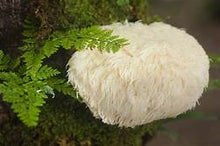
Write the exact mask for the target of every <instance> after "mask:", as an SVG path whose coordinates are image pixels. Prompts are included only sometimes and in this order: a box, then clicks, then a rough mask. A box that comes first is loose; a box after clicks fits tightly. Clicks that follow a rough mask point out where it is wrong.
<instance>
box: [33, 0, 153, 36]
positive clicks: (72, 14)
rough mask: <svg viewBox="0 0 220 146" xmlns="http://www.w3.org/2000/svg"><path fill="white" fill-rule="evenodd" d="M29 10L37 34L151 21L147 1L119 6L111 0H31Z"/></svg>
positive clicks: (133, 0) (134, 1) (138, 0)
mask: <svg viewBox="0 0 220 146" xmlns="http://www.w3.org/2000/svg"><path fill="white" fill-rule="evenodd" d="M30 5H31V7H30V12H31V14H32V17H35V18H37V20H38V22H39V26H40V31H39V32H40V36H41V37H45V36H47V35H48V34H49V33H50V32H51V31H52V30H57V29H63V28H69V27H73V28H83V27H88V26H92V25H104V24H110V23H112V22H123V21H125V20H129V21H137V20H143V21H144V22H150V17H149V15H148V3H147V1H146V0H131V1H128V2H127V3H125V4H123V5H121V4H119V3H118V1H116V0H115V1H112V0H74V1H73V0H34V1H32V2H31V4H30Z"/></svg>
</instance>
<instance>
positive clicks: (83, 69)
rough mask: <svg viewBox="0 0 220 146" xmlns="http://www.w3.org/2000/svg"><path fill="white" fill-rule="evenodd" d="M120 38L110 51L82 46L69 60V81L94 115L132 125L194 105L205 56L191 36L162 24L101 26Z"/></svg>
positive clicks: (204, 75) (204, 76) (205, 76)
mask: <svg viewBox="0 0 220 146" xmlns="http://www.w3.org/2000/svg"><path fill="white" fill-rule="evenodd" d="M102 29H107V30H112V31H113V34H114V35H118V36H120V37H123V38H126V39H127V40H128V42H129V44H128V45H126V46H123V47H122V48H120V50H119V51H118V52H116V53H113V52H105V51H102V52H101V51H98V50H97V49H96V48H85V49H83V50H82V51H77V52H75V53H74V54H73V56H72V58H71V59H70V60H69V63H68V65H69V70H68V76H69V81H70V82H71V83H72V84H73V85H74V87H75V88H76V89H77V90H78V92H79V94H80V96H81V97H82V99H83V101H84V102H85V103H86V104H87V106H88V107H89V108H90V110H91V111H92V113H93V114H94V116H95V117H97V118H101V119H102V121H103V122H104V123H108V124H117V125H119V126H124V127H134V126H137V125H142V124H146V123H150V122H152V121H155V120H159V119H165V118H170V117H176V116H177V115H179V114H181V113H183V112H186V111H187V110H190V109H192V108H194V107H195V105H196V103H197V102H198V99H199V98H200V97H201V95H202V93H203V90H204V88H205V87H207V85H208V81H209V72H208V70H209V59H208V56H207V55H206V53H205V51H204V50H203V48H202V47H201V45H200V44H199V43H198V42H197V40H196V39H195V38H193V37H192V36H191V35H189V34H188V33H186V32H185V31H184V30H181V29H178V28H175V27H173V26H170V25H168V24H165V23H161V22H159V23H152V24H150V25H146V24H142V23H141V22H136V23H125V24H121V23H115V24H111V25H107V26H102Z"/></svg>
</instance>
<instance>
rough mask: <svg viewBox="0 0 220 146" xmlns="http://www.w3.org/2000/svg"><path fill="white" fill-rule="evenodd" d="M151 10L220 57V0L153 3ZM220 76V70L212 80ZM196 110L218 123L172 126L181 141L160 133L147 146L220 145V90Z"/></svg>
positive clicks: (213, 72)
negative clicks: (211, 116) (182, 29)
mask: <svg viewBox="0 0 220 146" xmlns="http://www.w3.org/2000/svg"><path fill="white" fill-rule="evenodd" d="M150 6H151V11H152V13H153V14H157V15H159V16H161V17H162V18H164V19H165V20H166V21H167V22H168V23H170V24H172V25H174V26H176V27H180V28H184V29H185V30H186V31H187V32H188V33H190V34H191V35H193V36H194V37H195V38H196V39H197V40H198V41H199V42H200V44H201V45H202V46H203V47H204V49H205V50H206V52H207V54H209V55H219V56H220V0H151V5H150ZM217 77H220V67H219V68H216V69H211V70H210V78H211V79H213V78H217ZM195 111H198V112H203V113H205V114H209V115H214V116H216V117H217V119H216V120H185V121H180V122H176V123H169V124H168V125H167V126H168V127H169V129H170V130H172V131H174V132H176V134H177V135H178V138H177V139H176V140H171V139H170V138H169V137H168V135H167V134H166V133H162V132H161V133H159V134H158V135H157V136H156V138H155V139H153V140H152V141H151V142H150V143H149V144H148V145H147V146H219V145H220V119H219V117H220V90H213V91H208V92H205V93H204V95H203V96H202V98H201V99H200V105H198V106H197V107H196V109H195Z"/></svg>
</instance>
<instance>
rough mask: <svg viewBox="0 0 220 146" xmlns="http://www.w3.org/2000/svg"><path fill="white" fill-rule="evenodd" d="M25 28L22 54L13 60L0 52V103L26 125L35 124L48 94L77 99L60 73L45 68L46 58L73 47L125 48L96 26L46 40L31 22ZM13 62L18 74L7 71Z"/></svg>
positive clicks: (49, 67)
mask: <svg viewBox="0 0 220 146" xmlns="http://www.w3.org/2000/svg"><path fill="white" fill-rule="evenodd" d="M31 26H32V27H31ZM24 27H25V31H24V32H23V35H24V36H25V39H24V43H25V44H24V45H23V46H22V47H20V50H21V51H22V53H23V54H22V55H21V56H19V57H18V58H17V59H15V61H13V59H11V58H10V57H9V56H7V55H4V53H3V51H0V60H1V62H0V69H1V71H2V72H1V73H0V80H1V83H0V87H1V88H0V89H1V91H0V93H1V94H3V100H4V101H5V102H8V103H10V104H11V108H12V109H13V110H14V112H15V113H17V114H18V117H19V118H20V119H21V120H22V121H23V122H24V123H25V124H26V125H27V126H36V125H37V123H38V120H39V114H40V107H42V106H43V104H45V99H46V98H48V95H50V94H52V96H53V97H54V96H55V93H54V90H56V91H58V92H62V93H63V94H64V95H69V96H72V97H77V96H76V93H75V91H74V90H73V87H72V86H71V85H70V84H69V83H67V81H66V79H63V78H60V77H59V75H60V73H61V72H60V71H58V70H57V69H56V68H53V67H51V66H49V65H45V63H44V60H45V59H47V58H49V57H50V56H51V55H53V54H55V53H56V52H57V51H58V50H59V49H60V48H64V49H67V50H69V49H71V48H74V49H75V50H78V51H80V50H82V49H84V48H90V49H92V48H98V49H99V50H100V51H108V52H116V51H118V50H119V48H120V47H122V46H123V45H126V40H125V39H120V38H119V37H118V36H112V32H111V31H106V30H101V29H100V28H99V27H98V26H93V27H89V28H83V29H70V30H67V31H56V32H54V33H53V34H52V35H51V36H49V38H48V40H40V39H37V36H36V34H37V33H36V30H37V29H36V28H35V27H34V25H33V24H32V22H31V21H29V20H26V21H25V25H24ZM16 60H18V61H17V62H18V63H14V64H16V67H17V66H18V70H19V72H17V69H15V65H13V67H12V68H11V69H8V66H9V64H10V63H11V62H16ZM6 69H8V70H7V71H6Z"/></svg>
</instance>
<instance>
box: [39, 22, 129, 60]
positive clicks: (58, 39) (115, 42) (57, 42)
mask: <svg viewBox="0 0 220 146" xmlns="http://www.w3.org/2000/svg"><path fill="white" fill-rule="evenodd" d="M124 45H127V40H126V39H123V38H119V36H114V35H112V31H109V30H102V29H100V28H99V27H98V26H92V27H89V28H83V29H81V30H78V29H72V30H68V31H66V32H63V33H61V32H54V34H53V35H52V40H51V41H48V42H47V43H46V44H45V46H44V47H43V48H53V49H52V50H56V49H54V47H56V48H57V47H59V46H62V47H63V48H64V49H67V50H68V49H71V48H72V47H74V48H75V49H76V50H78V51H80V50H82V49H84V48H87V49H94V48H97V49H99V50H100V51H107V52H113V53H115V52H117V51H118V50H119V49H120V48H121V47H122V46H124ZM48 46H49V47H48ZM45 50H46V49H45ZM50 54H52V53H48V55H47V56H49V55H50Z"/></svg>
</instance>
